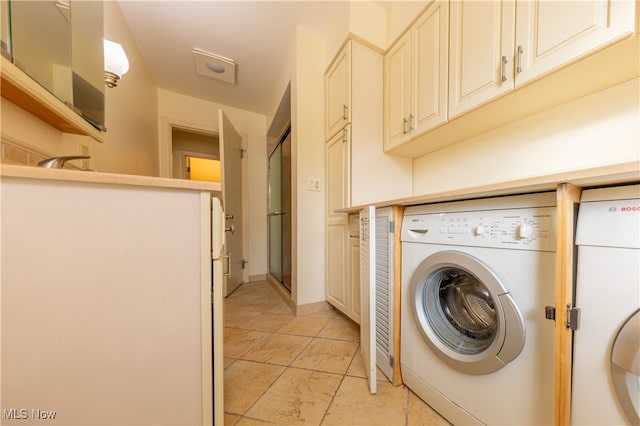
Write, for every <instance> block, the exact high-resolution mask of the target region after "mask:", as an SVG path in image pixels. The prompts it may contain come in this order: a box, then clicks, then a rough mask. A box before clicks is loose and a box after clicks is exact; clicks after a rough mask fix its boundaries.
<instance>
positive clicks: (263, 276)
mask: <svg viewBox="0 0 640 426" xmlns="http://www.w3.org/2000/svg"><path fill="white" fill-rule="evenodd" d="M266 280H267V274H261V275H249V282H250V283H252V282H254V281H266Z"/></svg>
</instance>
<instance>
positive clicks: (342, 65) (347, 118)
mask: <svg viewBox="0 0 640 426" xmlns="http://www.w3.org/2000/svg"><path fill="white" fill-rule="evenodd" d="M324 87H325V108H326V111H325V135H324V136H325V140H327V141H328V140H329V139H330V138H331V137H332V136H333V135H335V134H336V133H338V132H339V131H340V130H341V129H342V128H343V127H344V126H346V125H347V124H348V123H350V122H351V42H350V41H349V42H348V43H347V44H346V46H345V47H344V49H342V51H341V52H340V54H339V55H338V57H337V58H336V59H335V61H334V62H333V64H332V65H331V68H329V70H328V71H327V73H326V75H325V86H324Z"/></svg>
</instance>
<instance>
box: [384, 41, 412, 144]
mask: <svg viewBox="0 0 640 426" xmlns="http://www.w3.org/2000/svg"><path fill="white" fill-rule="evenodd" d="M410 90H411V32H410V31H407V32H406V33H405V34H404V36H402V38H401V39H400V40H398V41H397V42H396V44H395V45H394V46H393V47H392V48H391V49H390V50H389V52H388V53H387V54H386V55H385V57H384V149H385V150H387V149H391V148H393V147H396V146H398V145H400V144H402V143H404V142H407V141H408V140H409V138H410V137H411V134H410V133H409V118H410V117H409V114H410V111H411V91H410Z"/></svg>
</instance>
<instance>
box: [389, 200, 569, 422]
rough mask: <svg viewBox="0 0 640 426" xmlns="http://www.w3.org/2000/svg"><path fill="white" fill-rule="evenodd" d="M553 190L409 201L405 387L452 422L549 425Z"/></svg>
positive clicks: (404, 304) (404, 314)
mask: <svg viewBox="0 0 640 426" xmlns="http://www.w3.org/2000/svg"><path fill="white" fill-rule="evenodd" d="M555 205H556V198H555V193H543V194H530V195H526V196H511V197H498V198H490V199H482V200H471V201H463V202H451V203H439V204H431V205H422V206H412V207H407V208H406V209H405V215H404V220H403V224H402V310H401V327H402V328H401V358H400V364H401V368H402V377H403V380H404V382H405V384H406V385H407V386H408V387H409V388H410V389H412V390H413V392H415V393H416V394H417V395H418V396H419V397H420V398H422V399H423V400H424V401H425V402H427V403H428V404H429V405H431V406H432V407H433V408H434V409H435V410H436V411H438V412H439V413H440V414H441V415H442V416H444V417H445V418H447V419H448V420H449V421H450V422H452V423H453V424H491V425H498V424H505V425H506V424H509V425H516V424H518V425H522V424H541V425H549V424H553V414H554V413H553V410H554V409H553V394H554V391H553V389H554V380H553V376H554V374H553V372H554V367H553V361H554V353H553V349H554V344H553V342H554V324H553V322H552V321H546V320H545V317H544V307H545V306H546V305H549V304H554V280H555V244H556V242H555V241H556V240H555V221H556V216H555V215H556V208H555Z"/></svg>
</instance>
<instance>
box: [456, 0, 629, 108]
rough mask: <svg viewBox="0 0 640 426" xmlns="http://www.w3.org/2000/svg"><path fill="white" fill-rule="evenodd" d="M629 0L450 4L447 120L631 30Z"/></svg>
mask: <svg viewBox="0 0 640 426" xmlns="http://www.w3.org/2000/svg"><path fill="white" fill-rule="evenodd" d="M635 13H636V12H635V5H634V2H633V1H629V0H620V1H618V0H590V1H544V0H519V1H513V0H502V1H491V2H483V1H453V2H451V3H450V14H451V28H450V46H451V47H450V49H451V56H450V69H449V119H452V118H455V117H457V116H459V115H460V114H463V113H465V112H467V111H469V110H471V109H474V108H476V107H479V106H481V105H483V104H485V103H487V102H489V101H491V100H492V99H495V98H497V97H499V96H501V95H503V94H505V93H507V92H510V91H512V90H513V89H515V88H518V87H519V86H521V85H523V84H526V83H529V82H531V81H532V80H534V79H536V78H539V77H541V76H543V75H546V74H548V73H550V72H552V71H554V70H556V69H558V68H561V67H563V66H565V65H568V64H569V63H571V62H573V61H575V60H577V59H580V58H582V57H584V56H587V55H589V54H591V53H592V52H594V51H596V50H598V49H600V48H602V47H604V46H606V45H607V44H610V43H612V42H614V41H616V40H617V39H620V38H622V37H624V36H626V35H630V34H633V32H634V31H635V16H636V14H635Z"/></svg>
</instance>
